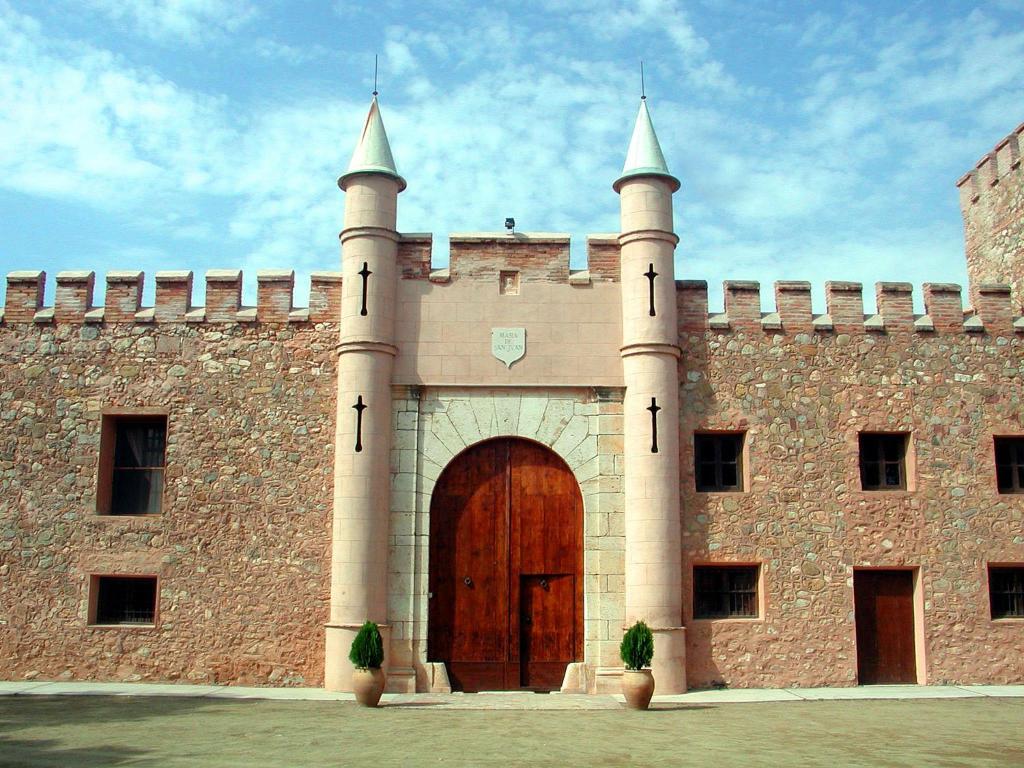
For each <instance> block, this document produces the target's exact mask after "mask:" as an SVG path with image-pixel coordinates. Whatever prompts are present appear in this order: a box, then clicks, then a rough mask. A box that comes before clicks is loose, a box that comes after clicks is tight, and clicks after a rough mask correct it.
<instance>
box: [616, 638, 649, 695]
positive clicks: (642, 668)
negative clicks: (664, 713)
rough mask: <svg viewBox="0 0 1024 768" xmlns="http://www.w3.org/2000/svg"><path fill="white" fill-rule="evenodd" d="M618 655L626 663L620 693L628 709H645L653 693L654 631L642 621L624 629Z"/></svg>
mask: <svg viewBox="0 0 1024 768" xmlns="http://www.w3.org/2000/svg"><path fill="white" fill-rule="evenodd" d="M619 656H621V657H622V662H623V663H624V664H625V665H626V670H625V672H623V673H622V695H623V696H625V697H626V706H627V707H629V708H630V709H647V707H648V705H650V703H651V696H653V695H654V675H653V674H652V672H651V669H650V666H651V659H653V658H654V633H652V632H651V628H650V627H648V626H647V625H646V624H645V623H644V622H642V621H638V622H637V623H636V624H634V625H633V626H632V627H630V628H629V629H627V630H626V634H625V635H623V637H622V644H621V645H620V646H619Z"/></svg>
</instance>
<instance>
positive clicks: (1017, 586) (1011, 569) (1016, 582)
mask: <svg viewBox="0 0 1024 768" xmlns="http://www.w3.org/2000/svg"><path fill="white" fill-rule="evenodd" d="M988 600H989V605H990V606H991V608H992V618H993V619H1024V566H1019V565H1018V566H994V565H990V566H989V568H988Z"/></svg>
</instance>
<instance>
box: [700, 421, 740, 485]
mask: <svg viewBox="0 0 1024 768" xmlns="http://www.w3.org/2000/svg"><path fill="white" fill-rule="evenodd" d="M693 461H694V476H695V478H696V481H697V490H698V491H742V490H743V433H742V432H731V433H726V434H695V435H694V436H693Z"/></svg>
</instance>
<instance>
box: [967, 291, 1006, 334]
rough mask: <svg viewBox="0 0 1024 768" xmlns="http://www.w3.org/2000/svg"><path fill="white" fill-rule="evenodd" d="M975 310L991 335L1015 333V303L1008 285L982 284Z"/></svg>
mask: <svg viewBox="0 0 1024 768" xmlns="http://www.w3.org/2000/svg"><path fill="white" fill-rule="evenodd" d="M974 310H975V312H977V316H978V317H979V318H980V319H981V322H982V324H983V325H984V327H985V329H986V330H987V331H988V332H989V333H994V334H999V333H1010V332H1012V331H1013V302H1012V300H1011V297H1010V286H1009V285H1007V284H1006V283H982V284H981V285H979V286H978V299H977V301H976V302H975V305H974Z"/></svg>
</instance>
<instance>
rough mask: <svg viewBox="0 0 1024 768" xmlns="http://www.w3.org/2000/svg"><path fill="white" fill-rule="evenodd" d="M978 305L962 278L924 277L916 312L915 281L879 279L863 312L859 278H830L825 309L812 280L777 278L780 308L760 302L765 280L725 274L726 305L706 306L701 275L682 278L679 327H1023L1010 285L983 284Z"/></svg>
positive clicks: (788, 330)
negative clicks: (872, 306)
mask: <svg viewBox="0 0 1024 768" xmlns="http://www.w3.org/2000/svg"><path fill="white" fill-rule="evenodd" d="M978 295H979V300H978V301H977V302H976V305H975V307H974V309H973V310H965V308H964V305H963V300H962V297H961V288H960V286H959V285H955V284H951V283H925V284H924V307H925V313H924V314H923V315H917V314H914V302H913V286H911V284H910V283H876V284H875V299H876V304H877V307H878V311H877V312H876V313H875V314H865V312H864V297H863V286H862V285H861V283H850V282H827V283H825V312H824V313H823V314H814V313H813V312H812V309H811V284H810V283H808V282H802V281H788V280H787V281H779V282H776V283H775V311H774V312H766V311H763V310H762V307H761V286H760V284H759V283H757V282H753V281H746V280H726V281H725V283H724V296H725V311H724V312H720V313H711V312H709V311H708V285H707V282H705V281H703V280H677V281H676V301H677V305H678V309H679V331H680V333H681V334H683V333H694V332H702V331H706V330H712V331H741V332H746V333H753V332H759V331H760V332H770V333H785V334H795V333H816V332H822V333H835V334H840V333H844V334H851V333H898V332H901V331H902V332H910V333H988V334H994V335H999V334H1013V333H1024V317H1019V316H1017V315H1016V313H1015V312H1014V305H1013V303H1012V300H1011V292H1010V286H1009V285H1004V284H997V283H988V284H984V285H982V286H980V288H979V291H978Z"/></svg>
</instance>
